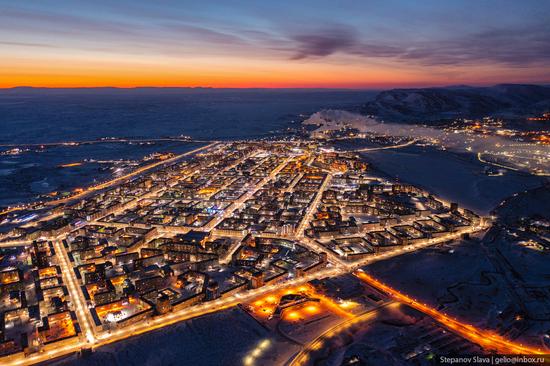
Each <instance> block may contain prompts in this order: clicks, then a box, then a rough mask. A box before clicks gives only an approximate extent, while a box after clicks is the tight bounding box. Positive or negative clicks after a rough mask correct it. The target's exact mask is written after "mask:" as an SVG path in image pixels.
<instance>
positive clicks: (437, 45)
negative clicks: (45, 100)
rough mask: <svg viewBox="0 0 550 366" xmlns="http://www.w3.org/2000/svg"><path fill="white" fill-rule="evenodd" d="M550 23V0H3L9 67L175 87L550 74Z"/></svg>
mask: <svg viewBox="0 0 550 366" xmlns="http://www.w3.org/2000/svg"><path fill="white" fill-rule="evenodd" d="M548 24H550V2H548V1H533V0H528V1H277V2H267V1H266V2H260V1H208V2H207V1H201V2H200V1H87V2H84V1H82V2H75V1H21V2H13V1H0V46H1V47H2V49H3V52H2V53H3V54H4V55H5V56H4V57H3V61H0V66H2V64H4V65H3V66H4V67H3V68H2V69H4V71H2V69H0V72H2V73H6V74H7V75H0V76H2V77H3V79H4V80H8V83H7V84H6V85H12V84H13V83H23V82H26V84H27V85H33V84H34V82H36V84H37V85H38V84H40V83H46V84H48V82H47V80H50V84H52V83H53V82H54V81H55V78H58V79H59V80H61V81H62V82H61V83H60V85H61V84H63V82H65V83H69V81H70V83H73V84H75V83H76V84H75V85H77V80H76V79H77V78H81V79H83V80H82V84H83V85H87V84H90V82H91V81H94V84H97V83H99V84H101V81H102V80H104V81H105V82H107V83H108V82H114V83H118V84H119V85H126V84H127V85H133V83H132V80H130V79H134V80H135V84H136V85H137V83H139V82H149V83H151V82H153V84H154V83H155V82H158V84H159V85H165V84H170V80H168V79H170V78H169V76H168V75H169V73H168V71H166V72H164V71H162V70H159V71H158V73H157V77H156V78H155V75H153V74H152V71H151V68H157V69H166V70H169V71H170V72H171V74H172V75H174V80H173V82H172V84H174V85H186V82H187V84H189V85H191V84H192V85H195V84H201V85H214V86H223V85H225V84H227V85H238V84H239V82H238V81H239V79H242V80H243V83H242V84H243V86H246V85H259V86H261V85H262V82H263V80H264V81H265V82H264V83H265V84H266V85H265V86H283V85H290V86H292V85H294V84H293V83H292V80H296V81H297V82H296V83H295V84H296V85H302V86H308V85H311V86H323V85H324V84H323V83H325V84H326V86H338V85H341V86H351V87H361V86H363V87H368V86H369V85H372V86H376V85H382V84H384V83H387V84H388V85H390V84H391V85H393V84H395V85H398V84H399V80H402V84H403V85H413V84H418V85H424V84H445V83H457V82H468V83H480V84H483V83H492V82H498V81H502V82H522V81H525V82H537V81H538V82H548V81H550V77H549V76H548V74H549V73H548V71H549V66H548V65H549V64H550V62H549V61H550V26H549V25H548ZM48 65H50V66H49V67H47V66H48ZM79 65H80V66H81V67H80V68H79V67H78V66H79ZM92 65H96V66H92ZM178 65H180V66H179V67H178ZM146 68H147V69H146ZM222 68H223V69H224V70H223V71H224V72H223V73H222V70H221V69H222ZM64 69H65V70H66V71H65V72H64V71H63V70H64ZM186 70H187V71H186ZM190 70H191V71H192V73H191V71H190ZM247 70H248V73H247ZM308 70H310V71H309V74H308ZM132 71H133V73H132ZM140 71H141V74H143V75H144V77H142V78H140V76H139V75H140ZM334 73H341V82H339V81H338V78H336V77H335V74H334ZM275 74H277V75H279V77H276V75H275ZM117 75H120V77H117ZM122 75H124V77H122ZM48 77H49V78H48ZM140 80H141V81H140ZM53 84H55V83H53ZM53 84H52V85H53ZM218 84H219V85H218Z"/></svg>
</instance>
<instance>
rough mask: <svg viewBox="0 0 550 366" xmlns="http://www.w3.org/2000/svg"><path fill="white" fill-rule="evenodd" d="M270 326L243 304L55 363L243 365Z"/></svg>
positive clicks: (81, 365) (83, 365) (63, 365)
mask: <svg viewBox="0 0 550 366" xmlns="http://www.w3.org/2000/svg"><path fill="white" fill-rule="evenodd" d="M267 334H268V332H267V330H265V329H264V328H263V327H261V326H260V325H259V324H258V323H257V322H256V321H255V320H253V319H252V318H251V317H250V316H249V315H248V314H246V313H245V312H244V311H242V310H241V309H240V308H238V307H235V308H231V309H228V310H224V311H221V312H218V313H214V314H210V315H206V316H202V317H200V318H195V319H191V320H188V321H185V322H182V323H179V324H176V325H173V326H169V327H166V328H162V329H160V330H158V331H154V332H150V333H147V334H144V335H141V336H139V337H135V338H130V339H127V340H124V341H121V342H117V343H114V344H111V345H108V346H105V347H101V348H99V349H97V350H96V351H95V352H94V353H93V354H92V355H91V356H89V357H86V358H76V357H73V358H71V359H65V360H61V361H58V362H56V363H55V365H56V366H77V365H78V366H96V365H97V366H105V365H124V366H132V365H140V366H143V365H147V366H157V365H158V366H160V365H162V366H167V365H193V366H201V365H204V366H210V365H228V366H229V365H242V363H243V358H244V357H245V355H246V354H247V352H249V351H250V349H254V347H255V346H256V344H257V343H258V342H259V341H260V340H262V339H264V338H266V337H267Z"/></svg>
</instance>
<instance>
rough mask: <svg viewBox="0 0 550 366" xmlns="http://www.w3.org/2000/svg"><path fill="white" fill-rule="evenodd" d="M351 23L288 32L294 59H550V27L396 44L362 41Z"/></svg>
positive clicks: (516, 63) (520, 61)
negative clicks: (295, 32) (349, 25)
mask: <svg viewBox="0 0 550 366" xmlns="http://www.w3.org/2000/svg"><path fill="white" fill-rule="evenodd" d="M362 38H363V37H361V36H360V35H359V34H358V32H357V31H356V30H354V29H351V28H348V27H329V28H325V29H320V30H317V31H315V32H309V33H297V34H291V35H289V37H288V39H289V41H290V46H288V45H287V47H285V48H284V49H285V50H286V51H287V52H290V53H291V56H290V59H292V60H301V59H307V58H318V57H326V56H330V55H332V54H337V53H339V54H348V55H357V56H362V57H366V58H393V59H396V60H401V61H415V62H417V63H419V64H422V65H429V66H435V65H472V64H483V63H500V64H506V65H510V66H515V67H521V66H528V65H532V64H540V63H548V62H550V28H549V27H547V26H542V25H540V26H532V27H530V28H525V29H510V30H497V29H493V30H488V31H484V32H479V33H476V34H470V35H463V36H458V37H455V38H453V39H449V40H443V41H442V40H438V41H428V42H410V43H398V42H394V43H393V44H388V43H389V42H390V41H387V43H386V42H385V43H382V42H380V41H363V40H362Z"/></svg>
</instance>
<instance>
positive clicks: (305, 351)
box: [289, 301, 398, 366]
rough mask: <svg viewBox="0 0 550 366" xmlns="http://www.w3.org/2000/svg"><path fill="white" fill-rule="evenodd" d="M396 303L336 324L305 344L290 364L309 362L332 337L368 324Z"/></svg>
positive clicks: (299, 365) (300, 364)
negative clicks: (311, 356) (381, 311)
mask: <svg viewBox="0 0 550 366" xmlns="http://www.w3.org/2000/svg"><path fill="white" fill-rule="evenodd" d="M396 304H398V303H396V302H392V301H390V302H385V303H383V304H380V305H378V306H376V307H375V308H373V309H370V310H368V311H366V312H364V313H363V314H360V315H357V316H356V317H354V318H351V319H347V320H345V321H343V322H341V323H338V324H336V325H335V326H334V327H332V328H330V329H328V330H326V331H325V332H323V333H322V334H321V335H320V336H318V337H317V338H315V339H314V340H313V341H311V342H309V343H308V344H307V345H305V346H304V347H303V348H302V350H301V351H300V352H298V354H297V355H296V356H294V357H293V359H292V361H291V362H290V363H289V366H302V365H305V364H307V363H308V361H309V360H310V359H309V358H310V354H311V353H312V352H315V351H317V350H319V349H321V348H322V347H323V346H325V344H326V343H328V341H329V340H330V339H331V338H333V337H335V336H337V335H338V334H341V333H342V332H344V331H347V330H349V329H350V328H351V327H353V326H357V325H359V324H361V325H362V326H363V325H365V323H366V324H368V323H370V322H372V321H373V320H375V319H376V316H377V315H378V314H379V312H380V309H382V308H385V307H387V306H390V305H396Z"/></svg>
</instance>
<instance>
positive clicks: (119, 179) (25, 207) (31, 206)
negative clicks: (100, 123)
mask: <svg viewBox="0 0 550 366" xmlns="http://www.w3.org/2000/svg"><path fill="white" fill-rule="evenodd" d="M217 144H219V142H217V141H216V142H212V143H210V144H208V145H205V146H202V147H199V148H196V149H193V150H191V151H188V152H185V153H183V154H179V155H176V156H174V157H172V158H170V159H166V160H159V161H157V162H154V163H151V164H148V165H145V166H143V167H141V168H138V169H136V170H133V171H131V172H130V173H128V174H125V175H122V176H120V177H117V178H114V179H111V180H109V181H107V182H104V183H100V184H98V185H95V186H90V187H88V188H86V189H83V190H82V192H79V193H76V194H73V195H72V196H70V197H66V198H60V199H56V200H52V201H46V202H44V205H47V206H54V205H58V204H61V203H67V202H69V201H72V200H75V199H78V198H82V197H84V196H87V195H88V194H90V193H93V192H96V191H99V190H102V189H105V188H108V187H111V186H113V185H115V184H118V183H122V182H124V181H125V180H127V179H129V178H132V177H135V176H137V175H139V174H142V173H145V172H147V171H149V170H151V169H153V168H156V167H158V166H160V165H163V164H170V163H173V162H176V161H178V160H179V159H181V158H183V157H186V156H189V155H193V154H196V153H198V152H200V151H202V150H207V149H210V148H212V147H214V146H215V145H217ZM36 205H37V204H36V203H34V202H33V203H29V204H26V205H21V206H16V207H11V208H8V209H5V210H4V211H2V212H0V215H3V214H7V213H10V212H14V211H20V210H31V209H34V207H35V206H36Z"/></svg>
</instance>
